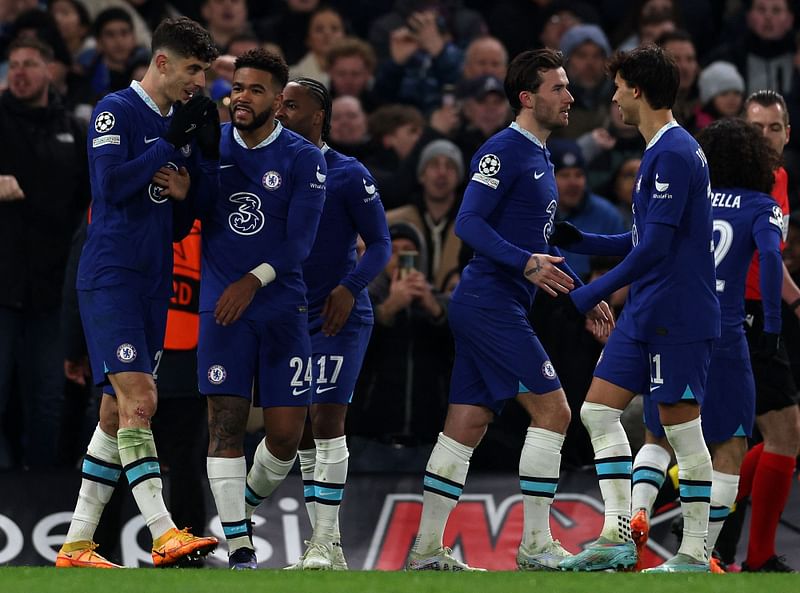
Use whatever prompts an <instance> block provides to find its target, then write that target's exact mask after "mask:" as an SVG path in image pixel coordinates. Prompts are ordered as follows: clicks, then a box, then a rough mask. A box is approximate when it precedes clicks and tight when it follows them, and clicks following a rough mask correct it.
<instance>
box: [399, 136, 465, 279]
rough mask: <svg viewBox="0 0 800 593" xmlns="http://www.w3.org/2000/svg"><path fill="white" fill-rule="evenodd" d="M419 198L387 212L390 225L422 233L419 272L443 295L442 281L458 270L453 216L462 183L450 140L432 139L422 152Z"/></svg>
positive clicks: (458, 159)
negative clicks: (407, 225) (408, 226)
mask: <svg viewBox="0 0 800 593" xmlns="http://www.w3.org/2000/svg"><path fill="white" fill-rule="evenodd" d="M417 179H418V180H419V183H420V185H421V186H422V193H421V195H418V196H416V197H415V198H414V199H413V200H412V201H411V203H410V204H408V205H406V206H401V207H400V208H395V209H393V210H387V212H386V219H387V220H388V221H389V224H390V225H391V224H394V223H395V222H408V223H411V224H413V225H414V227H416V228H417V229H420V230H421V231H422V236H423V238H424V239H423V240H424V247H425V249H424V252H425V253H426V254H427V258H426V259H421V260H420V268H419V269H420V270H426V271H427V280H428V281H429V282H431V283H432V284H433V287H434V288H435V289H436V290H438V291H439V292H444V289H445V280H446V278H447V277H448V275H449V274H450V273H451V272H452V271H453V270H455V269H458V254H459V252H460V251H461V239H459V238H458V237H457V236H456V234H455V221H456V214H457V213H458V206H459V205H460V204H461V193H460V192H459V188H460V186H461V185H462V184H463V182H464V160H463V158H462V157H461V151H460V150H459V149H458V147H457V146H456V145H455V144H453V143H452V142H450V141H449V140H444V139H440V140H434V141H433V142H431V143H430V144H428V145H427V146H425V147H424V148H423V149H422V153H421V155H420V158H419V163H418V165H417Z"/></svg>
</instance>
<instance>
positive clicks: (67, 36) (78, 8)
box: [49, 0, 94, 61]
mask: <svg viewBox="0 0 800 593" xmlns="http://www.w3.org/2000/svg"><path fill="white" fill-rule="evenodd" d="M49 10H50V14H52V15H53V18H54V19H55V21H56V25H58V31H59V32H60V33H61V38H62V39H63V40H64V43H66V45H67V49H68V50H69V53H70V55H71V56H72V59H73V61H77V59H78V56H80V54H81V53H82V52H84V51H87V50H89V49H91V48H93V47H94V38H93V37H92V36H91V35H90V33H91V31H92V19H91V17H90V16H89V11H88V10H86V7H85V6H84V5H83V3H82V2H81V1H80V0H54V1H53V2H51V3H50V6H49Z"/></svg>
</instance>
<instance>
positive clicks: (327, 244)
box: [303, 145, 391, 331]
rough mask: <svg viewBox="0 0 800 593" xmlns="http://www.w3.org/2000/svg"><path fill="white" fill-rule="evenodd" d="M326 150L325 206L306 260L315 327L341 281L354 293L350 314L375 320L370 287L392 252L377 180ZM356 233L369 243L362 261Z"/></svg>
mask: <svg viewBox="0 0 800 593" xmlns="http://www.w3.org/2000/svg"><path fill="white" fill-rule="evenodd" d="M322 150H323V153H324V155H325V162H326V163H327V167H328V173H327V179H326V180H325V185H326V197H325V207H324V209H323V211H322V218H321V219H320V223H319V228H318V229H317V237H316V239H315V241H314V246H313V247H312V249H311V254H310V255H309V256H308V259H307V260H306V261H305V263H304V264H303V279H304V280H305V283H306V286H307V289H308V317H309V326H310V329H311V330H312V331H313V330H314V328H315V327H316V326H319V325H321V321H320V313H321V312H322V307H323V305H324V304H325V299H326V298H327V297H328V295H329V294H330V292H331V291H332V290H333V289H334V288H336V287H337V286H338V285H339V284H342V285H343V286H345V287H346V288H347V289H348V290H349V291H350V292H351V293H352V294H353V295H354V296H355V305H354V306H353V310H352V312H351V314H350V319H353V320H358V321H361V322H362V323H372V322H373V316H372V305H371V304H370V300H369V295H368V294H367V290H366V287H367V284H368V283H369V282H370V281H371V280H372V279H373V278H375V276H377V275H378V273H380V271H381V270H382V269H383V267H384V266H385V265H386V261H387V260H388V259H389V256H390V255H391V240H390V239H389V229H388V228H387V225H386V214H385V213H384V210H383V204H382V203H381V196H380V193H379V192H378V188H377V187H376V185H375V179H373V177H372V175H371V174H370V173H369V171H367V169H366V168H365V167H364V165H362V164H361V163H360V162H358V161H357V160H356V159H354V158H352V157H348V156H345V155H343V154H341V153H339V152H337V151H335V150H333V149H331V148H329V147H328V146H327V145H326V146H323V148H322ZM358 235H361V237H362V239H363V240H364V242H365V243H366V245H367V251H366V253H365V254H364V257H363V258H362V259H361V261H360V262H359V261H358V256H357V254H356V239H357V237H358Z"/></svg>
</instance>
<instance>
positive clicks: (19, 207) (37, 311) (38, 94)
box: [0, 39, 89, 468]
mask: <svg viewBox="0 0 800 593" xmlns="http://www.w3.org/2000/svg"><path fill="white" fill-rule="evenodd" d="M52 59H53V52H52V49H51V48H50V47H49V46H47V45H45V44H43V43H42V42H40V41H38V40H35V39H25V40H20V41H16V42H14V43H13V44H12V45H11V47H10V48H9V73H8V90H7V91H6V92H5V93H4V94H3V95H2V97H0V137H2V138H3V142H2V143H1V144H0V253H2V257H0V277H1V278H2V279H3V281H2V282H0V327H2V331H1V332H0V468H4V467H9V466H10V465H13V461H14V460H13V456H12V455H11V452H10V451H9V449H8V443H7V440H6V438H5V436H6V432H5V429H7V427H8V426H10V425H11V422H5V421H4V420H5V418H4V416H5V411H6V408H7V407H8V404H9V402H10V401H11V400H12V398H13V397H14V396H15V395H16V394H18V395H19V398H20V400H21V402H22V405H21V410H22V412H23V414H22V415H23V419H24V420H23V422H22V423H18V422H16V421H15V422H14V423H13V424H14V425H19V424H21V426H22V433H21V434H22V449H23V463H24V465H26V466H29V467H36V466H40V467H41V466H51V465H53V464H54V462H55V459H56V453H57V451H56V449H57V439H58V432H59V424H60V420H61V412H62V409H61V408H62V399H63V390H64V389H63V388H64V372H63V368H62V364H63V353H62V349H61V340H60V330H59V326H60V324H59V311H60V304H61V285H62V283H63V280H64V269H65V266H66V258H67V254H68V252H69V245H70V239H71V237H72V234H73V232H74V231H75V228H76V227H77V224H78V221H79V219H80V215H81V213H82V212H83V211H84V210H85V208H86V205H87V204H88V201H89V179H88V170H87V161H86V140H85V138H86V135H85V131H84V130H83V129H82V126H81V125H80V124H79V123H78V121H77V120H76V119H75V118H74V117H73V116H72V115H70V114H69V113H68V112H67V111H66V109H64V107H63V106H62V105H61V103H60V101H59V100H58V99H57V98H56V96H55V95H54V94H53V93H52V92H51V90H50V82H51V79H50V70H49V68H48V65H49V63H50V61H52Z"/></svg>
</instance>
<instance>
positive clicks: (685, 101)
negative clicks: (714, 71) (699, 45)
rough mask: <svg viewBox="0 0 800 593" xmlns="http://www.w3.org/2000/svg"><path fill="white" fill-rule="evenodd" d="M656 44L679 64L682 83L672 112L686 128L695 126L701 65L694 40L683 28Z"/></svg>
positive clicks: (658, 40) (666, 35) (667, 35)
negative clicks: (698, 78) (698, 62)
mask: <svg viewBox="0 0 800 593" xmlns="http://www.w3.org/2000/svg"><path fill="white" fill-rule="evenodd" d="M656 44H657V45H659V46H661V47H663V48H664V49H665V50H667V51H668V52H669V53H670V54H672V57H673V58H675V62H676V63H677V64H678V71H679V72H680V77H681V79H680V84H679V86H678V96H677V98H676V99H675V104H674V105H673V107H672V114H673V115H674V116H675V119H676V120H677V122H678V123H679V124H680V125H682V126H683V127H684V128H687V129H689V130H692V129H693V128H694V112H695V110H696V108H697V107H698V100H699V99H698V91H697V75H698V74H699V73H700V67H699V65H698V64H697V51H696V50H695V45H694V41H692V38H691V37H690V36H689V34H688V33H687V32H686V31H684V30H683V29H676V30H675V31H671V32H668V33H664V34H663V35H661V37H659V38H658V39H657V40H656Z"/></svg>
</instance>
